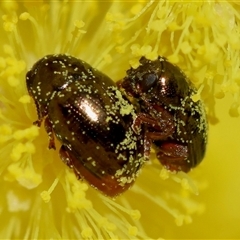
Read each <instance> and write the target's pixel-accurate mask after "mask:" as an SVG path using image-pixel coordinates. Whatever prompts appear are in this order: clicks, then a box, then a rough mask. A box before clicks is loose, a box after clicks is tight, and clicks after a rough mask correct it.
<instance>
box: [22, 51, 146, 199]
mask: <svg viewBox="0 0 240 240" xmlns="http://www.w3.org/2000/svg"><path fill="white" fill-rule="evenodd" d="M26 85H27V89H28V92H29V94H30V96H31V97H32V98H33V99H34V102H35V105H36V108H37V114H38V119H37V121H36V122H35V124H36V125H38V126H41V124H42V122H43V121H44V125H45V129H46V132H47V133H48V136H49V148H50V149H51V148H53V149H55V137H54V136H56V138H57V139H58V140H59V141H60V143H61V144H62V145H61V148H60V151H59V154H60V158H61V159H62V161H63V162H64V163H65V164H66V165H68V166H69V167H70V168H72V169H73V170H74V172H75V174H76V176H77V177H78V178H81V179H85V180H86V181H87V182H88V183H89V184H90V185H91V186H92V187H94V188H96V189H98V190H100V191H101V192H102V193H103V194H105V195H107V196H111V197H115V196H117V195H119V194H121V193H122V192H124V191H126V190H127V189H128V188H129V187H130V186H131V185H132V184H133V183H134V181H135V179H136V177H137V175H138V173H139V170H140V168H141V166H142V165H143V163H144V162H145V160H146V156H145V155H144V139H143V135H142V134H139V133H136V132H134V131H133V128H132V124H133V121H134V118H135V116H136V114H137V107H136V106H134V105H133V104H132V103H131V102H130V101H129V100H128V99H127V98H126V97H125V96H124V95H123V94H122V93H121V92H120V91H119V89H118V87H117V85H116V83H115V82H113V81H112V80H111V79H110V78H109V77H108V76H106V75H105V74H103V73H102V72H100V71H98V70H96V69H94V68H92V67H91V66H90V65H89V64H88V63H86V62H84V61H82V60H80V59H77V58H75V57H71V56H68V55H64V54H57V55H47V56H45V57H43V58H42V59H40V60H39V61H37V62H36V63H35V64H34V65H33V67H32V69H31V70H29V71H28V72H27V74H26Z"/></svg>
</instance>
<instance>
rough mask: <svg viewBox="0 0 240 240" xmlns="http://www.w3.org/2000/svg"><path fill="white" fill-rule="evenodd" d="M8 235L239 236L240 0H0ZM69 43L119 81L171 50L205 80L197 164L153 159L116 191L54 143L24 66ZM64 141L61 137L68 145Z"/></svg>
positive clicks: (67, 49)
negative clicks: (203, 141)
mask: <svg viewBox="0 0 240 240" xmlns="http://www.w3.org/2000/svg"><path fill="white" fill-rule="evenodd" d="M0 14H1V19H2V21H1V24H0V36H1V37H0V43H1V44H0V83H1V84H0V173H1V177H0V185H1V190H0V193H1V198H0V222H1V224H0V238H1V239H23V238H25V239H50V238H53V239H117V238H119V239H133V238H135V239H149V238H154V239H156V238H159V239H160V238H168V239H169V238H172V239H201V238H204V239H206V238H208V239H217V238H218V239H219V238H222V239H224V238H225V239H226V238H232V239H233V238H235V239H236V238H240V229H239V223H240V204H239V203H240V179H239V169H240V118H239V114H240V99H239V91H240V88H239V86H240V4H239V3H230V2H227V1H226V2H224V1H221V2H219V1H198V2H192V1H181V2H175V1H129V2H128V1H70V0H69V1H67V0H65V1H60V0H59V1H43V0H42V1H41V0H38V1H37V0H36V1H1V3H0ZM53 53H67V54H71V55H73V56H75V57H77V58H80V59H82V60H84V61H86V62H88V63H90V64H91V65H92V66H94V67H96V68H97V69H99V70H101V71H102V72H104V73H106V74H107V75H109V76H110V77H111V78H112V79H113V80H115V81H117V80H119V79H121V78H123V77H124V76H125V72H126V70H127V69H128V68H129V67H130V66H132V67H137V65H138V60H139V58H140V57H141V56H146V57H147V58H149V59H155V58H156V57H157V56H158V55H162V56H165V57H167V58H168V59H169V61H171V62H172V63H175V64H177V65H178V66H179V67H181V68H182V69H183V71H184V72H185V73H186V74H187V75H188V76H189V78H190V79H191V81H192V82H193V83H194V84H195V85H196V87H197V89H198V93H197V94H196V96H195V98H196V100H198V99H199V98H201V99H202V100H203V102H204V103H205V106H206V112H207V116H208V120H209V144H208V149H207V154H206V157H205V159H204V161H203V162H202V163H201V164H200V166H198V167H197V168H196V169H194V170H192V171H191V173H189V174H183V173H178V174H171V173H168V172H167V171H166V170H164V169H162V167H161V165H160V164H159V162H158V161H157V160H156V159H155V158H154V152H153V153H152V156H151V161H149V164H146V166H144V167H143V169H142V172H141V174H140V176H139V178H138V179H137V181H136V184H135V185H134V187H133V188H131V189H130V190H129V191H127V192H126V193H124V194H123V195H122V196H120V197H118V198H117V199H116V200H113V199H110V198H107V197H105V196H102V195H101V194H100V193H98V192H97V191H95V190H94V189H92V188H91V187H89V186H88V185H87V184H86V183H84V182H82V181H78V180H77V179H76V177H75V176H74V174H73V173H72V172H71V170H69V169H68V168H67V167H66V166H65V165H64V164H63V163H62V162H61V160H60V159H59V156H58V151H54V150H48V149H47V146H48V137H47V134H46V132H45V131H44V128H43V127H41V128H40V129H39V128H38V127H36V126H33V125H32V122H34V121H35V120H36V118H37V114H36V109H35V106H34V104H33V101H32V100H31V99H30V97H29V96H28V93H27V89H26V85H25V74H26V72H27V71H28V70H29V68H30V67H31V66H32V65H33V64H34V63H35V62H36V61H37V60H38V59H40V58H41V57H43V56H45V55H46V54H53ZM59 146H60V144H59V143H58V145H57V147H58V148H59Z"/></svg>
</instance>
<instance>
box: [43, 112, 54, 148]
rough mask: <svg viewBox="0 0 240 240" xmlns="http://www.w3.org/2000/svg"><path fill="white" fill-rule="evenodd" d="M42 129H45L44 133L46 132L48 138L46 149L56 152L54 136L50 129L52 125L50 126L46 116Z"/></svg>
mask: <svg viewBox="0 0 240 240" xmlns="http://www.w3.org/2000/svg"><path fill="white" fill-rule="evenodd" d="M44 127H45V129H46V132H47V134H48V137H49V144H48V148H49V149H52V148H53V149H55V150H56V146H55V141H54V134H53V129H52V124H51V122H50V120H49V118H48V116H47V117H46V118H45V121H44Z"/></svg>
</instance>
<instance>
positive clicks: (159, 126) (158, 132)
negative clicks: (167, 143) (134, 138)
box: [132, 113, 174, 140]
mask: <svg viewBox="0 0 240 240" xmlns="http://www.w3.org/2000/svg"><path fill="white" fill-rule="evenodd" d="M142 124H144V125H147V126H148V127H147V129H148V130H147V131H146V133H145V134H146V135H147V137H148V138H149V139H151V140H163V139H165V138H167V137H169V136H171V135H172V133H173V132H174V123H173V120H172V118H169V119H167V120H166V119H164V118H162V119H156V118H153V117H152V116H150V115H148V114H146V113H139V114H138V115H137V117H136V118H135V119H134V122H133V124H132V128H133V131H134V132H135V133H139V129H141V125H142ZM149 127H151V128H152V129H150V128H149Z"/></svg>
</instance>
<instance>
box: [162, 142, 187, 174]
mask: <svg viewBox="0 0 240 240" xmlns="http://www.w3.org/2000/svg"><path fill="white" fill-rule="evenodd" d="M158 150H159V151H158V153H157V158H158V159H159V161H160V162H161V164H162V165H163V166H164V167H165V168H167V169H168V170H170V171H177V172H178V171H183V172H188V171H189V170H190V169H191V165H190V162H189V160H188V148H187V146H184V145H181V144H178V143H168V142H166V143H162V144H161V146H160V147H159V149H158Z"/></svg>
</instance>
